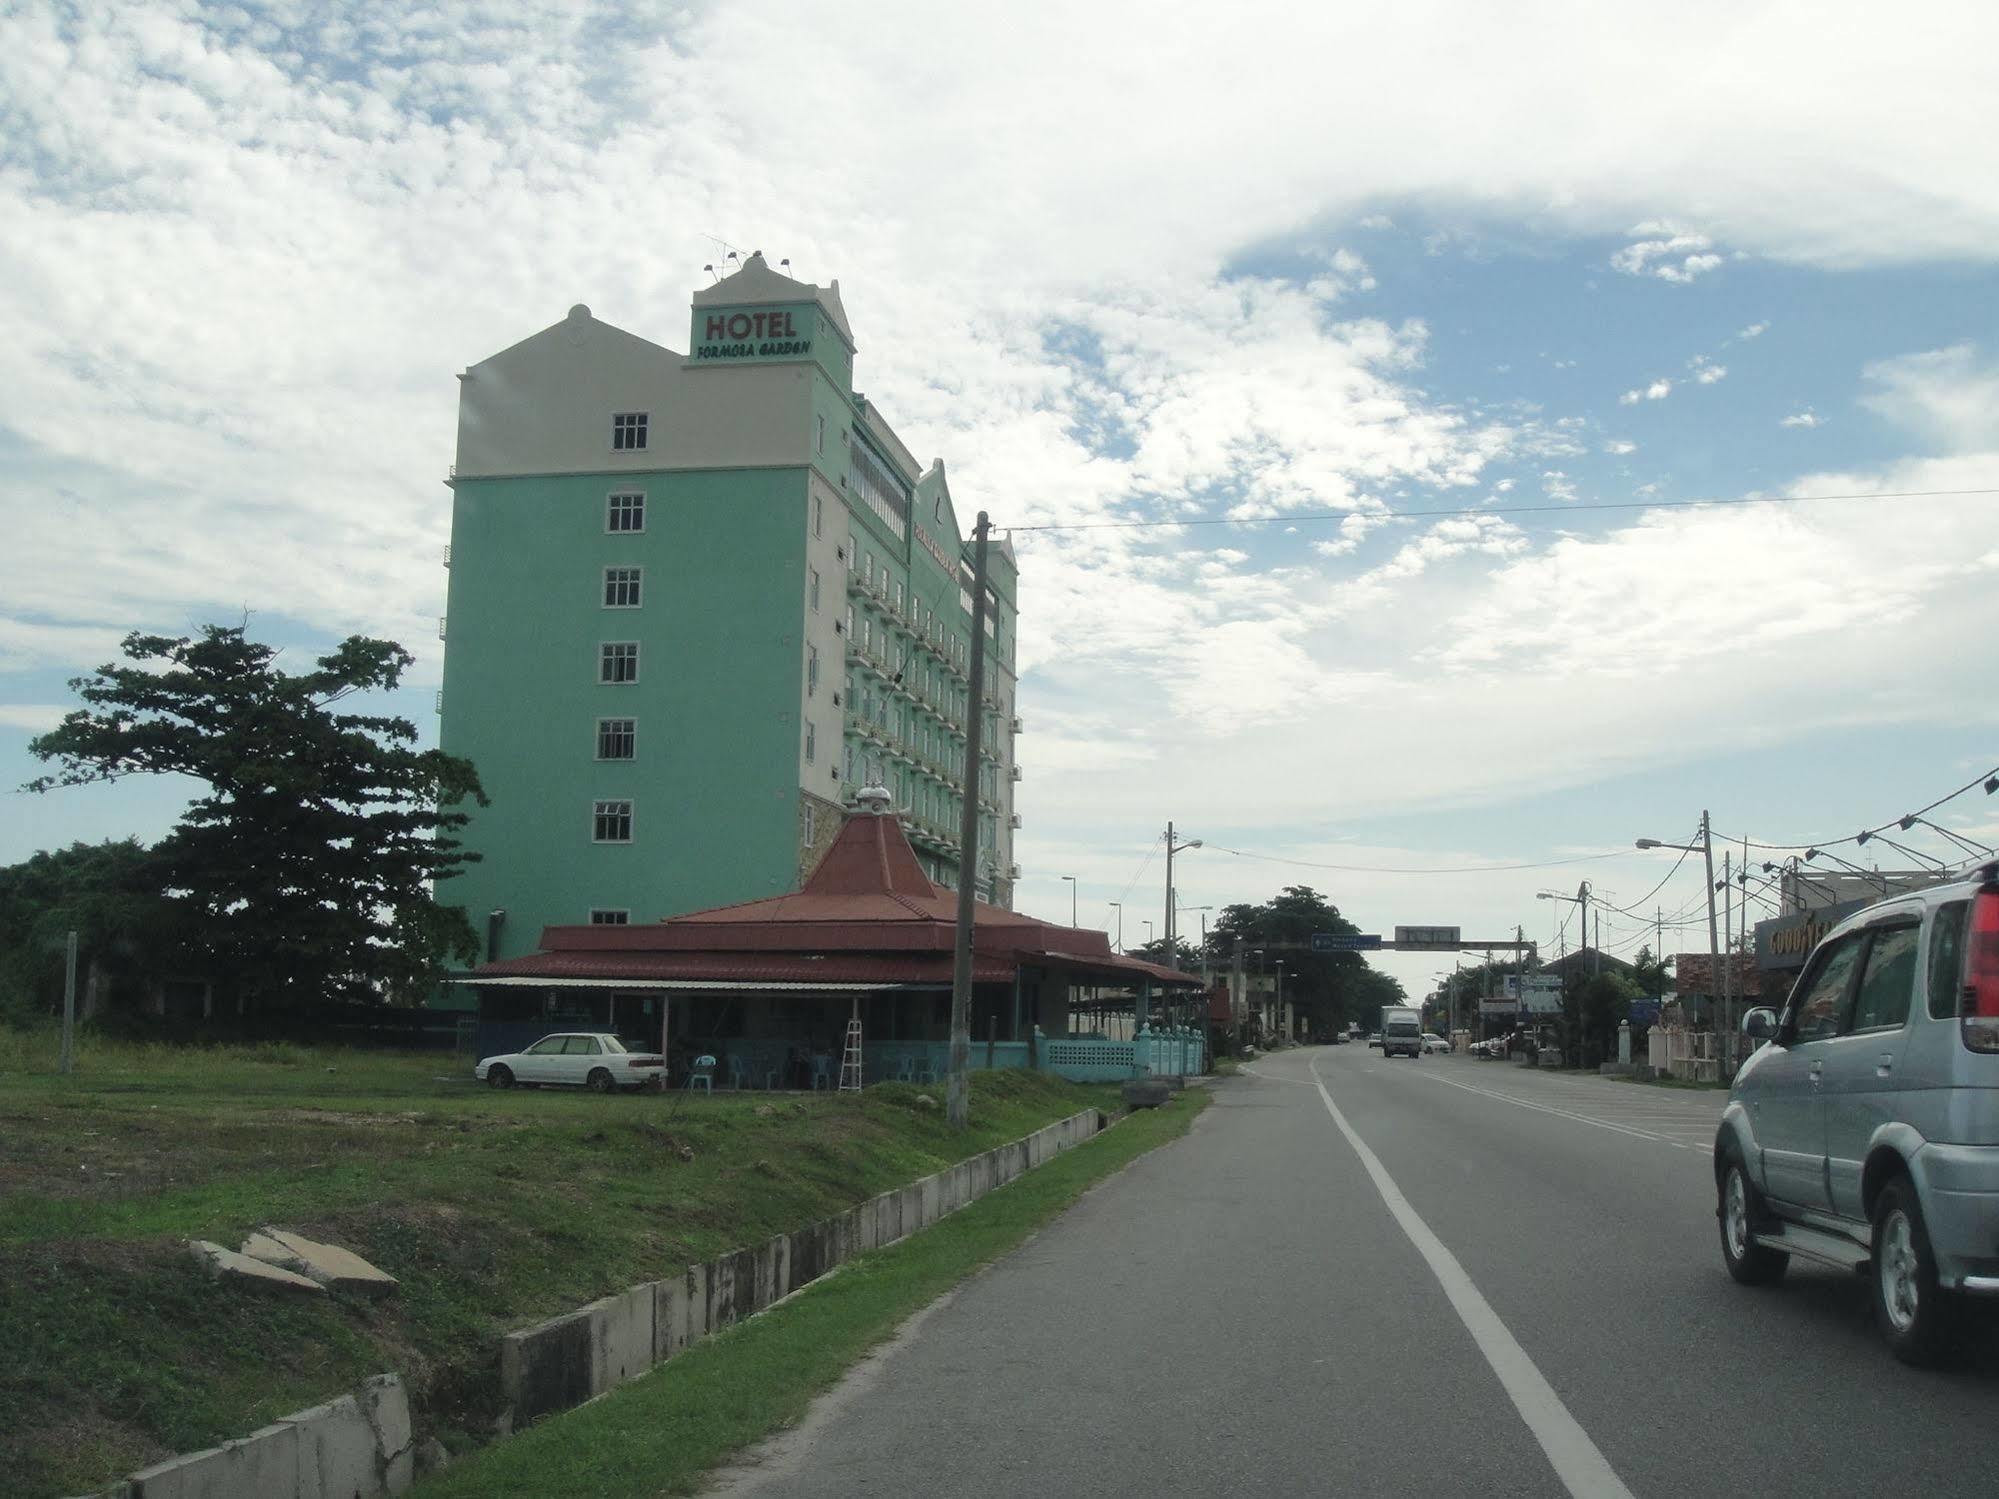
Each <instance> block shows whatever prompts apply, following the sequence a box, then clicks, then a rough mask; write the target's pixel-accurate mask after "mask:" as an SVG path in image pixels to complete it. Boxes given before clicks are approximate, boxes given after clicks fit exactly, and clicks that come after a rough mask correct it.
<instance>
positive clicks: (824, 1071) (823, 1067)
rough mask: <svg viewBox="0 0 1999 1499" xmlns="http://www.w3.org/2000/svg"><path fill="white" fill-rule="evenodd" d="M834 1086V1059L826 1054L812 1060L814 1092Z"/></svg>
mask: <svg viewBox="0 0 1999 1499" xmlns="http://www.w3.org/2000/svg"><path fill="white" fill-rule="evenodd" d="M832 1086H833V1058H832V1057H830V1056H828V1055H827V1054H825V1053H824V1052H822V1053H820V1054H819V1055H817V1056H815V1057H813V1059H812V1091H813V1092H815V1093H816V1092H818V1091H819V1090H820V1089H821V1088H830V1087H832Z"/></svg>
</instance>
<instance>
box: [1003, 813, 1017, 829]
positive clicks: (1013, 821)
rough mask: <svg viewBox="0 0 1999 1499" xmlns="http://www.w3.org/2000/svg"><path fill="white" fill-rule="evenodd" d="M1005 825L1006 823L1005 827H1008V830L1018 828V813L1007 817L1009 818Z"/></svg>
mask: <svg viewBox="0 0 1999 1499" xmlns="http://www.w3.org/2000/svg"><path fill="white" fill-rule="evenodd" d="M1006 823H1007V826H1008V827H1010V828H1017V827H1019V826H1020V814H1019V813H1018V812H1016V813H1014V814H1013V816H1011V817H1009V818H1008V819H1007V820H1006Z"/></svg>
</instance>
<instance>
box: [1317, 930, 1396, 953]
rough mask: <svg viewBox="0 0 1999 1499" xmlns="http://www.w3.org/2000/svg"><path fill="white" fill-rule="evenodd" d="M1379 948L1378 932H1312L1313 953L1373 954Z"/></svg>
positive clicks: (1379, 935)
mask: <svg viewBox="0 0 1999 1499" xmlns="http://www.w3.org/2000/svg"><path fill="white" fill-rule="evenodd" d="M1380 946H1381V933H1379V932H1314V933H1312V951H1313V952H1373V951H1376V950H1377V949H1379V948H1380Z"/></svg>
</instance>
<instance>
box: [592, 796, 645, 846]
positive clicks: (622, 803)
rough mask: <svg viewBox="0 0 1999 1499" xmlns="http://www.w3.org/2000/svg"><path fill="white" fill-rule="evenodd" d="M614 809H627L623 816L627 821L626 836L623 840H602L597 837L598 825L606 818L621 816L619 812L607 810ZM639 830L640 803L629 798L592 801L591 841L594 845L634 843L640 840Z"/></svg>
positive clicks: (598, 798) (607, 798)
mask: <svg viewBox="0 0 1999 1499" xmlns="http://www.w3.org/2000/svg"><path fill="white" fill-rule="evenodd" d="M612 807H623V808H624V809H625V810H624V812H623V814H622V816H623V817H624V819H625V836H624V837H622V838H600V837H599V836H598V835H597V825H598V824H599V823H600V822H601V821H602V820H603V819H604V818H606V817H617V816H619V815H621V814H619V813H617V812H613V811H607V810H606V809H607V808H612ZM638 828H639V817H638V803H637V802H635V801H633V800H632V799H631V798H630V797H629V796H611V797H596V798H593V799H592V801H591V803H590V841H591V842H592V843H633V842H636V841H637V839H638Z"/></svg>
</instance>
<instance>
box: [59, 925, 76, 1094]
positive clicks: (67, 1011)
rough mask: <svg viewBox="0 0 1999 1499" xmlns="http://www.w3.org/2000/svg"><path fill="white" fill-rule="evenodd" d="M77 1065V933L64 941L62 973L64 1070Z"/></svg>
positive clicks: (65, 1071) (66, 1071) (71, 934)
mask: <svg viewBox="0 0 1999 1499" xmlns="http://www.w3.org/2000/svg"><path fill="white" fill-rule="evenodd" d="M75 1065H76V933H75V932H71V933H70V934H69V936H68V937H67V938H66V939H65V940H64V942H63V973H62V1070H63V1072H64V1073H65V1074H67V1073H68V1072H69V1070H70V1069H71V1068H72V1067H74V1066H75Z"/></svg>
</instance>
